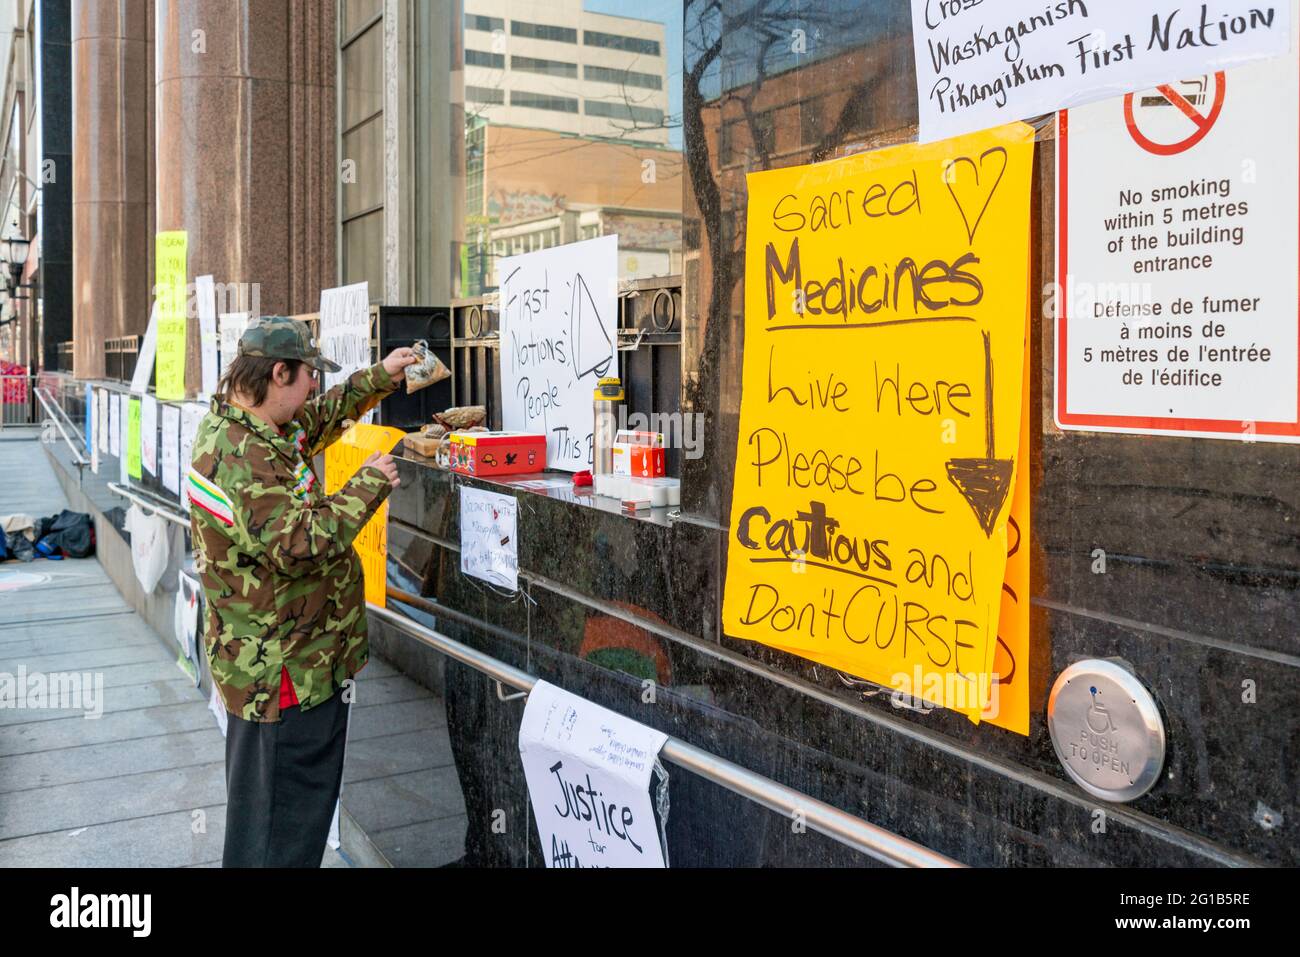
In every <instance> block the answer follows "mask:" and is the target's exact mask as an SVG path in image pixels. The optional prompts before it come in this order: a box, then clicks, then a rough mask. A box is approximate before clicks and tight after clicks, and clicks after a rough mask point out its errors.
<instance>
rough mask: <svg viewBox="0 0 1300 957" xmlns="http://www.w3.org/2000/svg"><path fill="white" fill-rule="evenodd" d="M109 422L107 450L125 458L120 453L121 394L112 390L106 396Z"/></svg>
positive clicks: (122, 443) (121, 443)
mask: <svg viewBox="0 0 1300 957" xmlns="http://www.w3.org/2000/svg"><path fill="white" fill-rule="evenodd" d="M108 408H109V413H108V417H109V423H108V451H109V452H110V453H111V454H113V455H115V456H117V457H118V458H126V456H124V455H123V454H122V446H123V445H124V444H125V443H124V442H123V441H122V396H121V395H119V394H118V393H116V392H114V393H112V394H110V395H109V397H108Z"/></svg>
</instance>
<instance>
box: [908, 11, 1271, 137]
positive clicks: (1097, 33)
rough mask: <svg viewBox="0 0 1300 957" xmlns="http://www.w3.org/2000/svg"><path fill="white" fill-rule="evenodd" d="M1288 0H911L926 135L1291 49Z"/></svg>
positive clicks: (964, 128) (1018, 116) (1034, 113)
mask: <svg viewBox="0 0 1300 957" xmlns="http://www.w3.org/2000/svg"><path fill="white" fill-rule="evenodd" d="M1290 31H1291V9H1290V3H1289V0H1288V2H1282V3H1257V4H1256V3H1252V4H1250V5H1248V6H1247V5H1244V4H1242V3H1241V2H1240V0H1212V2H1208V3H1181V2H1179V0H1127V2H1125V3H1101V2H1098V0H1087V2H1084V0H998V2H996V3H993V2H985V0H974V2H972V0H912V40H913V43H914V45H915V49H916V91H917V102H918V104H919V106H920V119H921V133H920V139H921V141H922V142H929V141H931V140H938V139H943V138H945V137H949V136H955V135H957V134H960V133H967V132H970V131H972V130H978V129H985V128H987V127H991V126H996V125H998V124H1001V123H1006V122H1008V121H1011V120H1018V119H1024V118H1027V117H1030V116H1037V115H1039V114H1042V113H1050V112H1052V111H1054V110H1058V109H1060V108H1062V107H1066V106H1079V105H1081V104H1084V103H1090V102H1092V101H1094V100H1100V99H1103V98H1105V97H1108V96H1116V95H1118V94H1122V93H1128V92H1130V91H1132V90H1138V89H1142V88H1143V87H1147V86H1153V85H1155V84H1157V83H1167V82H1169V81H1170V80H1172V79H1174V78H1176V77H1193V76H1197V75H1198V74H1201V73H1205V72H1207V71H1209V72H1213V71H1214V70H1215V69H1219V68H1222V67H1229V66H1237V65H1239V64H1241V63H1242V62H1244V61H1247V60H1253V59H1259V58H1262V57H1270V56H1277V55H1279V54H1282V53H1285V52H1286V51H1287V48H1288V45H1289V39H1290Z"/></svg>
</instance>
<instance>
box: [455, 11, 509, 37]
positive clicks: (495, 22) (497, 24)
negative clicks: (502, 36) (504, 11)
mask: <svg viewBox="0 0 1300 957" xmlns="http://www.w3.org/2000/svg"><path fill="white" fill-rule="evenodd" d="M505 28H506V22H505V20H503V19H502V18H501V17H484V16H480V15H479V14H477V13H467V14H465V29H466V30H482V31H483V32H484V33H491V32H492V31H493V30H504V29H505Z"/></svg>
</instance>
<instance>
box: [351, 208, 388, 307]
mask: <svg viewBox="0 0 1300 957" xmlns="http://www.w3.org/2000/svg"><path fill="white" fill-rule="evenodd" d="M363 279H364V280H365V281H367V282H368V283H370V290H369V291H370V298H371V299H379V298H382V297H383V295H384V211H383V210H382V209H378V210H375V211H374V212H373V213H368V214H367V215H365V216H361V217H359V218H357V219H353V220H349V221H347V222H345V223H344V224H343V276H342V282H343V284H344V285H347V284H348V283H354V282H361V281H362V280H363Z"/></svg>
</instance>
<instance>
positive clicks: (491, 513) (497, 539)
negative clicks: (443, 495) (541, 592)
mask: <svg viewBox="0 0 1300 957" xmlns="http://www.w3.org/2000/svg"><path fill="white" fill-rule="evenodd" d="M517 510H518V502H517V501H516V500H515V497H514V496H513V495H500V494H498V493H496V492H485V491H483V490H482V489H477V488H470V487H469V486H468V485H462V486H461V487H460V570H461V571H462V572H463V573H464V574H466V575H473V576H474V577H475V578H481V579H483V580H484V581H488V582H491V583H492V584H494V585H499V586H501V587H502V588H508V589H510V590H511V591H514V590H515V589H517V588H518V587H519V529H518V515H517Z"/></svg>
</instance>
